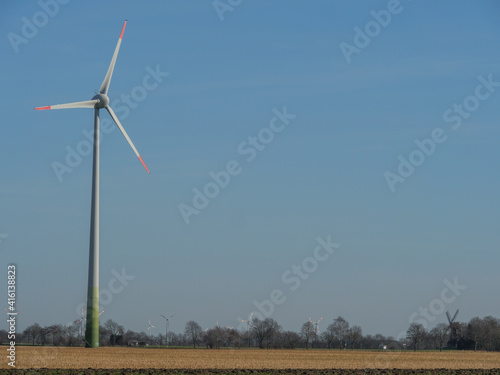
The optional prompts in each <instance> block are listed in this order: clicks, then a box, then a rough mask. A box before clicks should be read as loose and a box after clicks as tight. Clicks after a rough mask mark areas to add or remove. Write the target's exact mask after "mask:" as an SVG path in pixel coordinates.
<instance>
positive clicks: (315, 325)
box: [309, 317, 323, 335]
mask: <svg viewBox="0 0 500 375" xmlns="http://www.w3.org/2000/svg"><path fill="white" fill-rule="evenodd" d="M321 320H323V317H321V318H319V320H318V321H317V322H313V321H312V320H311V317H309V322H311V323H312V324H313V326H314V331H316V334H318V335H319V322H321Z"/></svg>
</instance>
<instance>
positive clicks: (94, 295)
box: [35, 20, 149, 348]
mask: <svg viewBox="0 0 500 375" xmlns="http://www.w3.org/2000/svg"><path fill="white" fill-rule="evenodd" d="M126 25H127V21H126V20H125V22H124V23H123V28H122V32H121V34H120V38H119V39H118V43H117V45H116V48H115V52H114V54H113V58H112V59H111V63H110V64H109V68H108V72H107V73H106V76H105V77H104V81H102V84H101V88H100V89H99V93H98V94H97V95H95V96H94V97H93V98H92V100H86V101H83V102H74V103H67V104H57V105H51V106H46V107H38V108H35V109H36V110H41V109H65V108H94V151H93V163H92V202H91V213H90V246H89V274H88V290H87V324H86V329H85V346H86V347H91V348H97V347H99V156H100V147H99V138H100V137H99V135H100V131H99V129H100V127H99V110H101V109H103V108H105V109H106V110H107V111H108V113H109V114H110V116H111V118H112V119H113V121H114V122H115V124H116V126H118V129H120V131H121V132H122V134H123V136H124V137H125V139H126V140H127V142H128V144H129V145H130V147H132V150H133V151H134V153H135V154H136V155H137V157H138V158H139V160H140V161H141V163H142V165H143V166H144V168H146V171H147V172H148V173H149V169H148V167H146V164H145V163H144V161H143V160H142V157H141V156H140V155H139V152H138V151H137V149H136V148H135V146H134V144H133V143H132V141H131V140H130V138H129V136H128V135H127V132H126V131H125V129H124V128H123V126H122V124H121V123H120V120H118V117H116V115H115V112H114V111H113V109H112V108H111V107H110V106H109V98H108V89H109V84H110V83H111V77H112V76H113V70H114V68H115V63H116V58H117V56H118V51H119V50H120V45H121V43H122V38H123V33H124V32H125V26H126Z"/></svg>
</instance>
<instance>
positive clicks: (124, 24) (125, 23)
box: [120, 20, 127, 39]
mask: <svg viewBox="0 0 500 375" xmlns="http://www.w3.org/2000/svg"><path fill="white" fill-rule="evenodd" d="M125 26H127V20H125V22H124V23H123V29H122V33H121V34H120V39H122V38H123V33H124V32H125Z"/></svg>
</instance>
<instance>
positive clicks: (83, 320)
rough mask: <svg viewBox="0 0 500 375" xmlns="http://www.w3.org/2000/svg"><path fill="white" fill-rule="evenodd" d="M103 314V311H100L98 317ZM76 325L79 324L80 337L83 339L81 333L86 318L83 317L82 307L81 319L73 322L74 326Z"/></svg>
mask: <svg viewBox="0 0 500 375" xmlns="http://www.w3.org/2000/svg"><path fill="white" fill-rule="evenodd" d="M103 312H104V310H102V311H101V312H100V313H99V316H101V315H102V313H103ZM78 324H80V337H81V338H83V331H84V330H85V325H86V324H87V317H86V316H85V310H84V309H83V307H82V318H81V319H80V320H76V321H75V325H78Z"/></svg>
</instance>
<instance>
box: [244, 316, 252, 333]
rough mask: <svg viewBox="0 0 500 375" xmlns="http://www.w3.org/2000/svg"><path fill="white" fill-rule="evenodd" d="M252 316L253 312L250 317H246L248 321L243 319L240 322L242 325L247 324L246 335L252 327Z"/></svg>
mask: <svg viewBox="0 0 500 375" xmlns="http://www.w3.org/2000/svg"><path fill="white" fill-rule="evenodd" d="M252 315H253V311H252V313H251V314H250V316H249V317H248V319H243V320H242V322H243V323H246V324H247V333H248V329H249V328H251V327H252Z"/></svg>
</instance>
